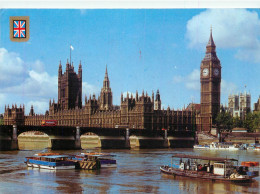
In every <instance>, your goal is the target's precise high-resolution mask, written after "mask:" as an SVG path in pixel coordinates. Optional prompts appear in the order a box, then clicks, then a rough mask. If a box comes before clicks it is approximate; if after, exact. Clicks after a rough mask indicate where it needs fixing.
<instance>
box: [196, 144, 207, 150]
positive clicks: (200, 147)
mask: <svg viewBox="0 0 260 194" xmlns="http://www.w3.org/2000/svg"><path fill="white" fill-rule="evenodd" d="M193 148H194V149H209V145H194V146H193Z"/></svg>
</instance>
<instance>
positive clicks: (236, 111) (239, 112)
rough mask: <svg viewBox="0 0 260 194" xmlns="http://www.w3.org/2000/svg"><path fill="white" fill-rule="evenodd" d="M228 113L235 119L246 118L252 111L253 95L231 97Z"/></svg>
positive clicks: (243, 94)
mask: <svg viewBox="0 0 260 194" xmlns="http://www.w3.org/2000/svg"><path fill="white" fill-rule="evenodd" d="M228 111H229V112H230V113H231V115H232V116H233V117H240V118H241V119H244V118H245V115H246V114H247V113H248V112H250V111H251V94H248V93H246V92H245V93H240V94H234V95H229V97H228Z"/></svg>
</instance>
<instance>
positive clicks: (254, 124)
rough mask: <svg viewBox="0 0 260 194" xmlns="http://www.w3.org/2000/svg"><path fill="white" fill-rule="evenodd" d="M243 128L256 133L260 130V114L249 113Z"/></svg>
mask: <svg viewBox="0 0 260 194" xmlns="http://www.w3.org/2000/svg"><path fill="white" fill-rule="evenodd" d="M243 126H244V128H246V129H247V130H248V132H254V131H255V129H258V128H260V112H255V113H248V114H247V115H246V117H245V120H244V124H243Z"/></svg>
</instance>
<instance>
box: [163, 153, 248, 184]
mask: <svg viewBox="0 0 260 194" xmlns="http://www.w3.org/2000/svg"><path fill="white" fill-rule="evenodd" d="M174 158H175V159H176V158H178V159H180V160H178V159H177V160H178V161H179V162H178V163H177V164H173V159H174ZM233 162H238V160H236V159H228V158H215V157H207V156H194V155H185V154H175V155H173V156H172V162H171V166H161V167H160V170H161V172H162V173H165V174H170V175H174V176H185V177H190V178H200V179H208V180H212V181H231V182H249V181H251V180H252V177H250V176H248V175H242V174H239V173H238V172H237V171H236V170H235V166H234V164H233Z"/></svg>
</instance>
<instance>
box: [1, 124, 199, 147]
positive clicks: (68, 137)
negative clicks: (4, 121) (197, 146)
mask: <svg viewBox="0 0 260 194" xmlns="http://www.w3.org/2000/svg"><path fill="white" fill-rule="evenodd" d="M29 131H37V132H41V133H44V134H46V135H48V136H49V138H50V141H51V145H50V148H51V149H53V150H63V149H81V139H80V137H81V136H82V135H84V134H87V133H93V134H95V135H97V136H99V138H100V141H101V148H103V149H108V148H109V149H110V148H113V149H116V148H118V149H129V148H130V136H135V137H136V138H137V139H138V147H139V148H168V147H174V148H180V147H183V148H184V147H185V148H188V147H192V146H193V145H194V143H195V135H194V132H192V131H167V130H148V129H128V128H99V127H68V126H28V125H18V126H17V125H1V126H0V142H1V143H0V150H17V149H18V136H19V135H20V134H22V133H25V132H29Z"/></svg>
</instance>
